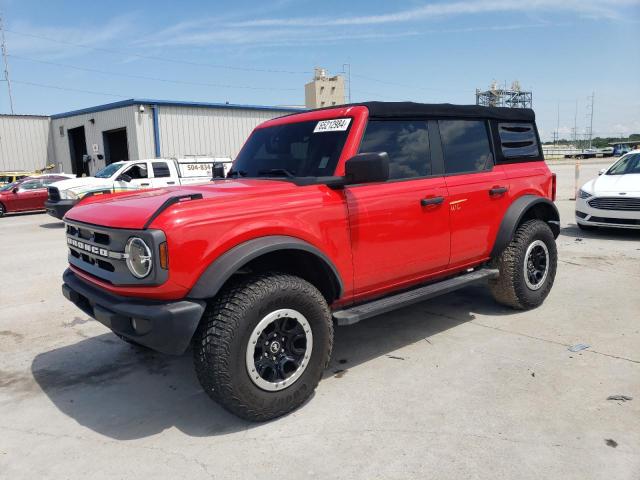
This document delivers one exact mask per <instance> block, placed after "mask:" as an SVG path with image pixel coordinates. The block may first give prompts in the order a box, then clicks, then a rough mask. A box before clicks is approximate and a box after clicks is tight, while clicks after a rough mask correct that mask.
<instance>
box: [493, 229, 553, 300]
mask: <svg viewBox="0 0 640 480" xmlns="http://www.w3.org/2000/svg"><path fill="white" fill-rule="evenodd" d="M557 262H558V251H557V249H556V242H555V239H554V237H553V232H552V231H551V229H550V228H549V226H548V225H547V224H546V223H545V222H543V221H542V220H529V221H527V222H525V223H523V224H522V225H520V226H519V227H518V229H517V230H516V233H515V235H514V236H513V239H512V240H511V242H510V243H509V245H508V246H507V248H505V249H504V251H503V252H502V254H501V255H500V256H499V257H498V258H495V259H494V260H493V261H492V263H493V266H494V267H497V268H498V270H499V272H500V273H499V275H498V278H496V279H493V280H490V281H489V286H490V288H491V292H492V293H493V296H494V298H495V299H496V300H497V301H498V302H499V303H502V304H503V305H507V306H509V307H512V308H516V309H520V310H525V309H530V308H535V307H537V306H539V305H540V304H541V303H542V302H543V301H544V299H545V298H547V295H548V294H549V292H550V291H551V287H552V286H553V281H554V279H555V276H556V267H557Z"/></svg>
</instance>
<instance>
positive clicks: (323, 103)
mask: <svg viewBox="0 0 640 480" xmlns="http://www.w3.org/2000/svg"><path fill="white" fill-rule="evenodd" d="M304 103H305V106H306V107H307V108H320V107H331V106H333V105H342V104H344V103H345V101H344V77H342V76H340V75H335V76H333V77H329V76H327V71H326V70H325V69H324V68H316V69H315V74H314V76H313V80H312V81H311V82H309V83H307V84H306V85H305V86H304Z"/></svg>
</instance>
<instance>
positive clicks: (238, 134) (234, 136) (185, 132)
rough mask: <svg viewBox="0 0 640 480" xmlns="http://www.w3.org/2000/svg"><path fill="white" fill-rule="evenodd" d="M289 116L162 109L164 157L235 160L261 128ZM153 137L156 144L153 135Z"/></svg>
mask: <svg viewBox="0 0 640 480" xmlns="http://www.w3.org/2000/svg"><path fill="white" fill-rule="evenodd" d="M289 113H291V112H290V111H279V110H250V109H246V110H244V109H238V108H202V107H189V106H175V107H174V106H160V107H159V124H160V149H161V154H162V156H164V157H183V156H185V155H211V156H216V157H229V158H232V159H233V158H235V156H236V155H237V154H238V152H239V151H240V148H241V147H242V145H243V144H244V141H245V140H246V139H247V137H248V136H249V134H250V133H251V131H252V130H253V129H254V128H255V127H256V126H257V125H258V124H260V123H262V122H264V121H265V120H269V119H271V118H275V117H279V116H282V115H286V114H289ZM145 135H146V134H145ZM150 136H151V139H152V140H153V132H151V133H150ZM152 146H153V143H152Z"/></svg>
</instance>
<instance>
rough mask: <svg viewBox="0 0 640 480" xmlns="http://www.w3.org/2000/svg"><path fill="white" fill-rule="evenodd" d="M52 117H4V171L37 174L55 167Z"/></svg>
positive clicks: (0, 142) (0, 130)
mask: <svg viewBox="0 0 640 480" xmlns="http://www.w3.org/2000/svg"><path fill="white" fill-rule="evenodd" d="M49 133H50V132H49V117H39V116H30V115H0V171H9V170H26V171H33V170H36V169H40V168H43V167H45V166H46V165H47V164H48V163H53V157H52V153H53V152H52V145H51V141H50V136H49Z"/></svg>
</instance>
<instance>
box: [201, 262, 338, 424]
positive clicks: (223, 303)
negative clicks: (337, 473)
mask: <svg viewBox="0 0 640 480" xmlns="http://www.w3.org/2000/svg"><path fill="white" fill-rule="evenodd" d="M278 309H294V310H296V311H298V312H300V313H301V314H302V315H304V316H305V317H306V319H307V321H308V323H309V326H310V327H311V330H312V333H313V342H312V349H311V357H310V358H309V360H308V364H307V366H306V368H305V370H304V371H303V372H302V374H301V375H300V377H299V378H298V379H296V380H295V381H294V382H293V383H292V384H291V385H290V386H288V387H287V388H284V389H283V390H279V391H267V390H263V389H261V388H260V387H258V386H257V385H256V384H255V383H254V382H253V381H252V379H251V378H250V377H249V372H248V371H247V364H246V353H247V348H248V343H249V339H250V336H251V333H252V331H253V330H254V328H255V327H256V325H257V324H258V323H259V322H260V320H261V319H262V318H264V317H265V316H266V315H267V314H269V313H270V312H273V311H276V310H278ZM192 344H193V358H194V364H195V370H196V374H197V377H198V380H199V381H200V384H201V385H202V387H203V388H204V390H205V392H207V394H208V395H209V396H210V397H211V398H212V399H213V400H215V401H216V402H217V403H219V404H220V405H221V406H222V407H223V408H225V409H226V410H228V411H230V412H232V413H234V414H235V415H237V416H239V417H241V418H243V419H245V420H250V421H257V422H258V421H266V420H270V419H273V418H276V417H279V416H282V415H284V414H286V413H289V412H291V411H292V410H294V409H296V408H297V407H299V406H300V405H302V404H303V403H304V402H305V401H306V400H307V399H308V398H309V397H310V396H311V395H312V394H313V391H314V390H315V388H316V386H317V385H318V383H319V381H320V378H321V377H322V374H323V371H324V369H325V368H326V366H327V365H328V363H329V359H330V357H331V350H332V348H333V321H332V318H331V313H330V311H329V307H328V305H327V302H326V300H325V299H324V297H323V296H322V294H321V293H320V292H319V291H318V289H317V288H315V287H314V286H313V285H311V284H310V283H309V282H307V281H305V280H303V279H301V278H299V277H296V276H293V275H287V274H282V273H268V274H259V275H252V276H250V277H248V278H245V279H243V280H239V281H237V282H235V283H233V284H231V285H229V286H227V287H225V288H224V290H223V291H221V292H220V293H219V294H218V295H217V296H216V297H215V298H214V299H213V300H212V301H211V302H210V303H209V305H208V306H207V308H206V310H205V312H204V314H203V316H202V320H201V321H200V325H199V326H198V329H197V330H196V333H195V335H194V337H193V341H192Z"/></svg>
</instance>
